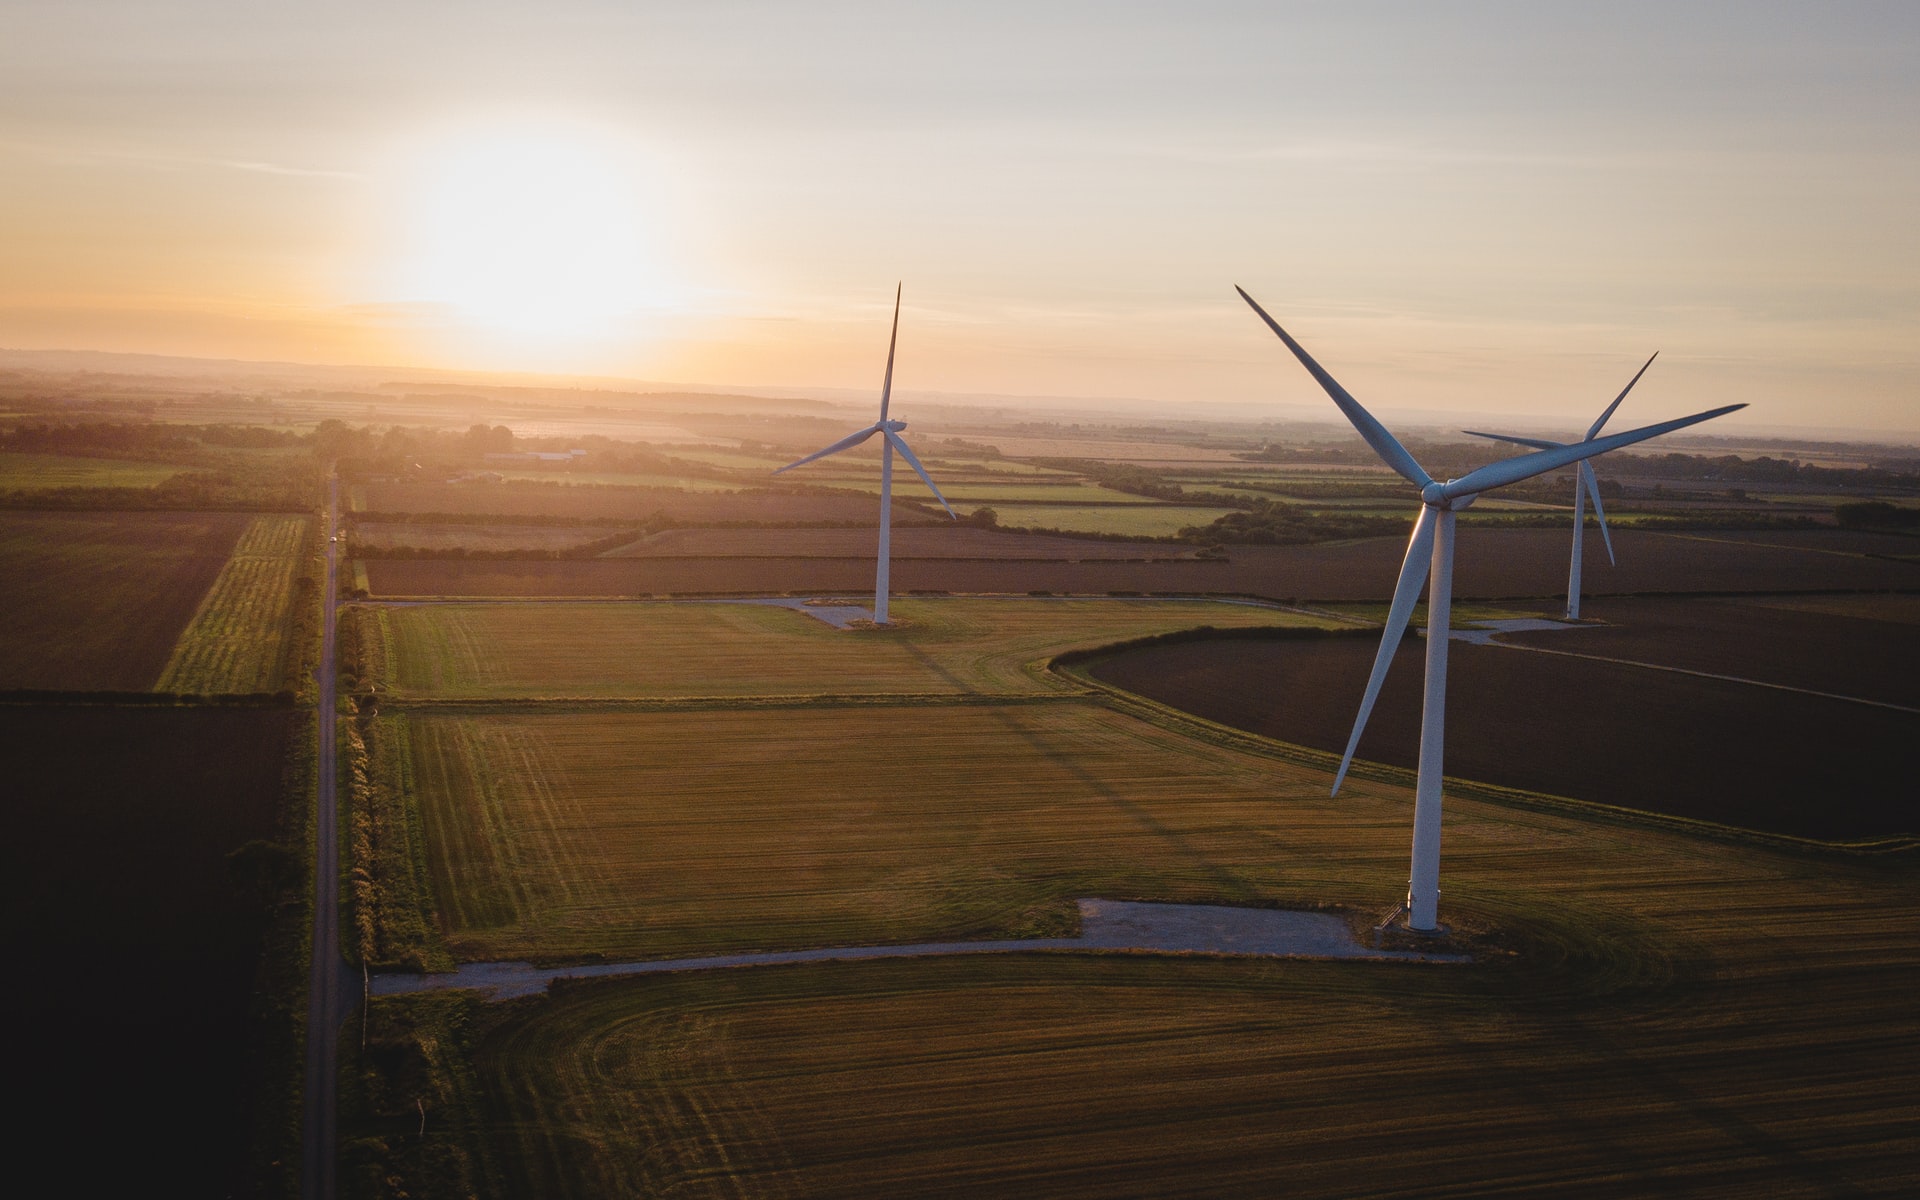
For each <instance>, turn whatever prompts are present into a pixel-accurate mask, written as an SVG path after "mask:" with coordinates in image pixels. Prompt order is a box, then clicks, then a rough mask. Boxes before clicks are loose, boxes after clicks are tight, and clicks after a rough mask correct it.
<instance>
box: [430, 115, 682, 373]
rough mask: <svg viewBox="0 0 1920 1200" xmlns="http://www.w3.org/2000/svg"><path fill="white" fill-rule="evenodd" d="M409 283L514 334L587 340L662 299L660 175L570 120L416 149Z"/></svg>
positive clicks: (434, 300) (433, 300) (463, 314)
mask: <svg viewBox="0 0 1920 1200" xmlns="http://www.w3.org/2000/svg"><path fill="white" fill-rule="evenodd" d="M405 174H406V176H407V182H406V183H405V184H404V185H403V187H404V190H405V192H406V195H405V196H404V197H403V199H404V202H405V205H406V219H405V229H406V233H405V239H404V244H403V247H402V249H401V252H400V255H399V263H398V264H397V265H398V267H399V271H398V279H397V281H396V283H397V290H398V291H399V292H400V293H401V294H402V298H404V299H405V300H407V301H410V302H415V303H420V302H424V303H428V304H434V305H443V306H446V307H448V308H451V309H452V310H454V311H455V312H456V313H457V314H458V315H459V317H460V318H461V319H462V320H463V321H464V322H465V323H469V324H473V325H478V326H482V327H485V328H489V329H495V330H499V331H502V332H505V333H509V334H516V335H529V336H537V337H561V338H565V337H587V336H593V335H595V334H601V333H605V332H607V331H609V329H610V328H612V327H613V326H615V325H617V324H619V323H620V321H621V320H622V319H623V318H626V317H629V316H631V315H632V314H633V313H635V312H636V311H638V310H640V309H643V308H646V307H649V306H653V305H657V304H659V303H661V301H662V295H663V290H664V282H663V279H662V272H661V264H660V263H659V261H658V257H659V256H658V254H657V252H656V247H657V245H658V243H659V242H660V240H661V236H660V235H661V232H662V231H661V230H660V228H659V222H660V220H661V217H660V214H659V213H658V212H657V208H658V205H657V203H656V202H655V200H656V198H655V197H654V196H652V195H650V193H651V192H656V191H657V190H658V188H657V185H655V183H654V181H652V180H650V179H648V178H647V177H646V173H645V172H644V171H643V170H642V169H641V167H640V164H639V163H638V162H637V161H636V157H635V156H634V155H633V154H632V153H631V152H630V151H628V150H626V149H625V148H624V147H622V146H621V145H620V144H619V143H618V142H617V141H616V140H615V139H612V138H609V137H606V136H604V135H597V134H595V133H594V132H591V131H585V130H580V129H573V128H568V127H565V126H544V127H543V126H529V125H519V126H513V125H507V126H496V127H493V128H489V129H484V130H475V131H468V132H463V133H461V134H458V135H453V136H446V135H443V136H442V137H441V138H440V139H438V140H437V141H435V142H434V143H432V144H430V145H428V146H426V147H424V148H422V149H421V150H419V151H418V152H417V154H416V155H415V156H413V157H412V158H411V161H410V162H409V164H408V169H407V171H406V172H405Z"/></svg>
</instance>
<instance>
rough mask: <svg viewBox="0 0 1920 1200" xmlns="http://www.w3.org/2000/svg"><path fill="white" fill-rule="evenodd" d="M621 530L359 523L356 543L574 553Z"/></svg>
mask: <svg viewBox="0 0 1920 1200" xmlns="http://www.w3.org/2000/svg"><path fill="white" fill-rule="evenodd" d="M619 529H620V527H619V526H617V525H616V526H612V527H611V528H610V527H608V526H606V525H514V524H510V523H507V522H498V523H487V524H480V523H473V524H451V523H445V522H438V521H356V522H354V524H353V541H354V544H355V545H356V546H364V547H367V548H368V549H371V550H394V549H413V550H422V551H427V552H433V551H438V550H482V551H489V552H496V551H502V550H535V551H542V552H552V551H565V550H571V549H573V548H574V547H576V546H584V545H586V544H587V543H588V542H594V541H598V540H600V539H601V538H603V537H606V536H607V535H608V534H609V533H617V532H618V531H619Z"/></svg>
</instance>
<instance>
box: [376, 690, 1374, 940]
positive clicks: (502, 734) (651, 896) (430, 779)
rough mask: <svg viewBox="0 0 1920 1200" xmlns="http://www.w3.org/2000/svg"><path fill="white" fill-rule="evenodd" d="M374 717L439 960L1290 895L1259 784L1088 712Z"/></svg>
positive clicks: (1176, 743) (952, 924)
mask: <svg viewBox="0 0 1920 1200" xmlns="http://www.w3.org/2000/svg"><path fill="white" fill-rule="evenodd" d="M381 719H382V720H383V721H389V720H405V721H406V722H407V723H408V726H409V728H408V737H409V740H410V742H411V745H412V748H413V764H412V776H413V777H412V785H413V787H414V788H415V790H416V795H417V802H418V804H419V807H420V812H421V815H422V821H423V825H424V828H425V830H426V841H427V855H428V867H429V872H430V874H431V877H432V879H433V887H434V898H435V902H436V907H437V911H438V914H439V919H440V927H441V932H442V933H443V935H444V937H445V940H446V943H447V945H448V946H449V948H450V949H451V950H452V951H453V953H454V954H455V956H456V957H459V958H461V959H467V960H489V959H511V958H527V957H538V958H548V959H552V958H579V957H582V956H591V955H605V956H607V957H609V958H614V959H630V958H655V957H670V956H675V955H685V954H693V953H715V952H722V951H728V950H761V949H787V948H798V947H806V946H833V945H872V944H876V943H883V942H910V941H925V940H935V939H945V938H961V937H983V936H1014V935H1021V934H1032V933H1034V932H1036V931H1039V932H1044V931H1049V930H1058V929H1061V928H1067V927H1070V926H1071V923H1072V921H1073V920H1074V915H1073V913H1074V909H1073V904H1072V901H1073V899H1074V898H1075V897H1078V896H1086V895H1116V896H1133V895H1150V896H1153V897H1155V898H1158V899H1167V900H1203V899H1230V900H1242V901H1245V900H1255V899H1259V898H1262V897H1270V896H1278V895H1286V894H1291V893H1290V892H1289V890H1288V883H1287V879H1286V876H1287V871H1288V868H1286V867H1284V866H1282V865H1281V862H1280V860H1279V859H1276V857H1275V855H1274V851H1273V847H1272V845H1271V844H1270V841H1269V839H1270V838H1271V837H1272V836H1274V833H1275V831H1276V830H1277V829H1280V828H1286V827H1290V826H1291V825H1292V817H1291V816H1290V815H1288V814H1286V813H1284V812H1282V811H1280V810H1278V809H1276V808H1275V807H1274V797H1275V794H1276V793H1275V786H1276V784H1275V780H1274V778H1273V765H1272V764H1270V763H1266V762H1262V761H1260V760H1257V759H1253V758H1246V757H1237V756H1232V755H1226V754H1223V753H1220V752H1215V751H1213V750H1211V749H1208V748H1205V747H1198V746H1195V745H1194V744H1192V743H1190V742H1188V741H1187V740H1185V739H1184V738H1181V737H1180V736H1178V735H1176V734H1173V733H1169V732H1165V731H1162V730H1159V729H1156V728H1154V727H1153V726H1150V725H1146V724H1143V723H1141V722H1138V721H1135V720H1132V719H1130V718H1127V717H1124V716H1121V715H1119V714H1117V713H1113V712H1110V711H1108V710H1106V709H1103V708H1100V707H1098V706H1095V705H1091V704H1084V703H1073V702H1065V701H1063V702H1054V703H1047V704H1042V705H1039V706H1033V705H1015V706H987V705H978V704H973V705H943V706H912V707H895V708H873V707H865V706H861V707H835V706H819V705H815V706H808V707H794V708H785V709H774V710H759V711H748V710H724V709H723V710H707V711H689V712H661V713H595V712H571V713H569V712H551V713H540V714H498V715H484V716H466V715H459V716H449V715H438V714H415V715H412V716H408V717H398V718H396V717H388V716H383V717H382V718H381ZM773 764H777V769H775V768H774V767H773ZM1310 778H1312V777H1311V775H1310V773H1306V772H1298V773H1296V777H1295V778H1291V779H1288V780H1287V781H1285V782H1284V783H1282V784H1280V785H1279V786H1280V793H1279V794H1281V795H1293V794H1301V793H1304V792H1305V791H1307V790H1310V788H1311V787H1312V786H1318V785H1317V783H1311V784H1310V783H1309V782H1308V780H1309V779H1310ZM1382 816H1383V817H1384V814H1382ZM1314 819H1337V818H1336V815H1335V814H1333V813H1332V812H1323V813H1322V814H1321V816H1319V817H1317V818H1314ZM1261 831H1265V832H1261ZM1399 840H1400V839H1399V837H1398V835H1397V834H1383V841H1384V842H1387V843H1389V844H1390V843H1391V842H1395V841H1399ZM1281 857H1282V858H1285V857H1287V856H1281ZM1328 865H1329V866H1332V865H1333V864H1328ZM1315 873H1316V874H1317V873H1318V872H1317V871H1316V872H1315ZM1376 882H1377V883H1378V885H1379V886H1380V887H1385V886H1386V884H1385V882H1384V881H1376ZM1381 894H1382V895H1387V894H1390V892H1382V893H1381Z"/></svg>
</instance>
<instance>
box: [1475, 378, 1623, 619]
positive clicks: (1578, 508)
mask: <svg viewBox="0 0 1920 1200" xmlns="http://www.w3.org/2000/svg"><path fill="white" fill-rule="evenodd" d="M1659 357H1660V353H1659V351H1657V350H1656V351H1655V352H1654V353H1653V356H1652V357H1651V358H1648V359H1647V361H1646V363H1645V364H1643V365H1642V366H1641V368H1640V370H1639V371H1637V372H1635V374H1634V376H1633V378H1632V379H1629V380H1628V381H1627V386H1626V387H1624V388H1621V389H1620V394H1619V395H1618V396H1615V397H1614V398H1613V403H1612V404H1609V405H1607V411H1605V412H1603V413H1601V414H1600V419H1599V420H1597V421H1595V422H1594V423H1593V424H1592V425H1590V426H1588V428H1587V437H1586V440H1587V441H1589V442H1590V441H1592V440H1593V439H1594V437H1595V436H1596V435H1597V434H1599V432H1600V427H1601V426H1602V425H1605V424H1606V423H1607V418H1608V417H1611V416H1612V415H1613V410H1614V409H1616V408H1619V407H1620V402H1621V401H1622V400H1625V399H1626V398H1627V393H1628V392H1630V391H1632V390H1633V385H1634V384H1636V383H1639V382H1640V376H1642V375H1645V374H1646V373H1647V368H1648V367H1650V366H1652V365H1653V360H1654V359H1655V358H1659ZM1460 432H1462V433H1464V434H1467V435H1468V436H1470V437H1480V438H1491V439H1492V440H1493V441H1496V442H1512V443H1513V444H1514V445H1516V446H1530V447H1532V448H1533V449H1535V450H1558V449H1559V448H1560V447H1562V446H1565V445H1567V444H1568V443H1566V442H1550V441H1547V440H1546V439H1545V438H1525V437H1514V436H1513V435H1511V434H1505V433H1481V432H1479V431H1478V430H1473V429H1463V430H1461V431H1460ZM1588 496H1592V497H1593V515H1594V516H1596V517H1598V518H1600V539H1601V540H1602V541H1604V542H1605V543H1606V545H1607V562H1608V564H1609V565H1611V564H1612V563H1613V562H1614V557H1613V535H1612V534H1610V533H1608V532H1607V509H1606V506H1605V505H1603V504H1601V503H1600V481H1599V480H1597V479H1595V478H1594V477H1593V464H1591V463H1587V462H1582V463H1581V464H1580V475H1579V478H1577V479H1575V480H1574V481H1573V559H1572V562H1571V565H1570V566H1569V567H1568V568H1567V620H1569V621H1578V620H1579V619H1580V546H1581V543H1582V542H1584V541H1585V540H1586V536H1587V505H1586V500H1587V497H1588Z"/></svg>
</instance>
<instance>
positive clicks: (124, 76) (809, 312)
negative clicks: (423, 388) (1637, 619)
mask: <svg viewBox="0 0 1920 1200" xmlns="http://www.w3.org/2000/svg"><path fill="white" fill-rule="evenodd" d="M1916 212H1920V5H1914V4H1912V3H1906V2H1897V3H1883V4H1848V3H1833V4H1819V5H1814V4H1772V3H1761V2H1742V3H1694V4H1684V3H1679V4H1676V3H1663V4H1641V3H1610V4H1607V5H1590V4H1578V5H1575V4H1550V3H1538V2H1536V3H1527V4H1449V5H1433V4H1360V3H1349V4H1331V3H1329V4H1294V3H1284V2H1273V0H1269V2H1266V3H1258V4H1207V3H1193V4H1181V5H1172V4H1138V3H1125V2H1117V0H1116V2H1108V3H1100V4H1078V3H1032V2H1028V3H1015V4H999V3H969V4H965V5H955V4H945V5H932V4H913V3H886V4H881V3H873V4H866V3H860V4H854V3H824V2H815V3H808V4H804V5H799V4H761V3H729V2H727V0H710V2H706V3H697V4H695V3H688V4H677V3H643V2H635V0H625V2H621V3H585V2H579V0H548V2H545V3H540V4H531V3H521V4H504V3H490V2H487V0H464V2H461V3H405V2H392V0H389V2H386V3H378V4H370V3H358V2H354V0H348V2H343V3H329V4H325V5H317V4H293V3H286V2H271V3H262V2H259V0H246V2H239V0H222V2H216V0H191V2H183V0H174V2H169V0H144V2H141V3H123V2H120V0H90V2H89V3H86V4H73V3H70V2H61V3H47V2H43V0H8V4H7V6H6V10H5V14H4V16H0V347H6V348H13V349H92V350H110V351H138V352H146V353H162V354H181V355H194V356H206V357H220V358H242V359H279V360H291V361H299V362H316V363H372V364H383V365H384V364H392V365H395V366H415V367H428V366H431V367H453V368H469V369H483V370H501V371H544V372H555V373H564V374H577V375H614V376H625V377H632V378H640V379H648V380H660V381H681V382H686V383H704V384H718V385H730V386H740V387H753V386H764V387H776V386H777V387H820V388H856V387H857V388H865V387H876V386H877V384H878V376H879V373H880V368H881V365H882V362H883V360H884V354H885V343H886V326H887V321H888V319H889V314H890V309H891V305H892V300H893V292H894V286H895V284H896V282H901V281H904V301H903V309H902V316H901V334H900V340H901V350H900V365H899V368H898V370H897V384H898V387H899V388H900V391H901V394H902V395H903V396H905V395H913V394H915V393H921V394H925V393H929V392H942V393H966V394H997V395H1015V396H1020V395H1033V396H1086V397H1125V398H1136V399H1140V400H1144V401H1151V402H1153V405H1154V407H1156V408H1162V409H1164V411H1166V412H1167V414H1168V415H1170V416H1175V415H1180V414H1183V413H1200V412H1205V413H1209V414H1211V413H1215V412H1220V411H1225V410H1228V409H1234V408H1235V406H1242V408H1241V409H1240V410H1243V411H1245V412H1247V413H1248V414H1257V413H1259V412H1260V411H1262V409H1263V406H1293V407H1295V408H1297V407H1298V406H1303V405H1309V404H1320V405H1324V404H1325V401H1324V399H1323V398H1321V397H1320V396H1319V395H1318V394H1317V392H1316V391H1315V390H1314V387H1313V384H1312V382H1311V380H1310V379H1308V377H1307V376H1306V375H1305V373H1304V372H1302V371H1301V370H1300V369H1299V367H1298V366H1297V365H1296V364H1294V363H1293V362H1292V361H1291V360H1290V358H1288V357H1287V356H1286V354H1285V351H1284V349H1283V348H1282V347H1281V346H1280V345H1279V343H1278V342H1277V341H1276V340H1275V339H1274V338H1273V337H1272V336H1271V335H1270V334H1269V333H1268V332H1267V331H1266V330H1265V329H1264V327H1262V326H1261V325H1260V324H1259V323H1258V321H1257V319H1256V318H1255V317H1254V316H1253V314H1252V313H1251V312H1250V311H1248V310H1247V309H1246V308H1245V306H1244V305H1242V304H1241V302H1240V300H1239V299H1238V297H1236V296H1235V295H1234V292H1233V287H1234V285H1235V284H1240V285H1242V286H1244V287H1246V288H1247V290H1248V291H1249V292H1251V293H1252V294H1253V295H1254V296H1255V297H1256V298H1257V299H1259V300H1260V301H1261V303H1262V304H1263V305H1265V307H1266V308H1267V309H1268V310H1269V311H1270V312H1272V313H1273V314H1274V315H1275V317H1276V318H1277V319H1279V320H1280V321H1281V323H1282V324H1284V325H1286V326H1287V327H1288V329H1289V331H1290V332H1291V333H1293V334H1294V335H1295V336H1296V337H1298V338H1299V339H1300V340H1301V341H1302V342H1303V343H1305V344H1306V346H1307V347H1308V348H1309V349H1310V350H1312V351H1313V352H1314V353H1315V354H1316V356H1317V357H1319V359H1320V360H1321V362H1322V363H1323V364H1325V365H1326V366H1327V367H1328V368H1329V369H1330V370H1331V371H1332V372H1333V373H1334V374H1335V375H1336V376H1337V377H1339V378H1340V379H1341V381H1342V382H1343V383H1344V384H1346V386H1347V387H1348V388H1349V389H1350V390H1352V391H1353V392H1354V393H1355V394H1356V395H1357V396H1359V397H1360V398H1361V399H1362V400H1363V401H1364V402H1367V403H1369V404H1372V405H1378V406H1379V409H1380V411H1382V412H1386V413H1396V412H1398V413H1409V414H1428V415H1439V414H1445V413H1447V412H1451V411H1471V412H1474V413H1481V414H1485V413H1495V414H1512V415H1514V416H1515V417H1516V419H1518V418H1520V417H1522V416H1532V417H1539V416H1545V417H1553V416H1556V415H1559V414H1569V415H1570V416H1573V417H1578V418H1579V419H1580V423H1581V424H1584V422H1585V419H1586V415H1587V414H1588V413H1590V412H1597V411H1598V409H1599V408H1600V407H1602V406H1604V404H1605V403H1606V402H1607V401H1608V400H1609V399H1611V398H1612V396H1613V394H1614V393H1615V392H1617V391H1618V390H1619V388H1620V386H1622V385H1624V383H1625V382H1626V380H1627V379H1628V378H1629V377H1630V376H1631V375H1632V374H1633V372H1634V370H1635V369H1636V368H1637V367H1638V366H1639V364H1640V362H1642V361H1643V360H1644V359H1645V358H1646V356H1647V355H1648V354H1650V353H1652V352H1653V351H1655V350H1658V351H1660V352H1661V357H1660V361H1659V364H1658V365H1657V366H1656V367H1655V369H1654V371H1653V372H1650V373H1649V375H1648V377H1647V379H1646V380H1645V381H1644V382H1643V383H1642V384H1641V385H1640V388H1639V389H1637V390H1636V392H1635V393H1634V398H1633V400H1631V401H1630V402H1629V405H1630V406H1642V407H1641V410H1640V414H1639V415H1641V416H1644V417H1645V418H1646V419H1648V420H1653V419H1658V418H1660V417H1664V416H1670V415H1674V414H1676V413H1678V412H1684V411H1689V410H1691V409H1694V408H1702V407H1707V406H1709V405H1716V404H1723V403H1734V402H1739V401H1748V402H1751V404H1752V406H1753V407H1752V409H1750V410H1749V411H1748V412H1747V413H1743V414H1740V415H1739V416H1737V417H1735V418H1730V419H1729V421H1728V422H1726V423H1723V424H1731V423H1732V422H1734V421H1748V422H1750V424H1751V425H1752V426H1753V427H1756V428H1757V427H1761V426H1765V427H1796V426H1797V427H1805V428H1807V429H1810V430H1820V431H1831V432H1836V433H1838V432H1859V431H1879V432H1886V433H1897V434H1902V435H1913V434H1920V339H1916V337H1915V336H1914V335H1915V332H1916V329H1920V221H1916V220H1915V219H1914V214H1915V213H1916ZM1629 416H1630V414H1628V413H1627V412H1626V411H1625V410H1623V413H1622V417H1623V418H1627V417H1629Z"/></svg>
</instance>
